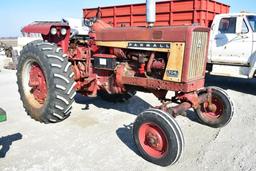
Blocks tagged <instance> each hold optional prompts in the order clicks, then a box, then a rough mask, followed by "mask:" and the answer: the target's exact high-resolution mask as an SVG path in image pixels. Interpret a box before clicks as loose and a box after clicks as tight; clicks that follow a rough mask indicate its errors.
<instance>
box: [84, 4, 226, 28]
mask: <svg viewBox="0 0 256 171" xmlns="http://www.w3.org/2000/svg"><path fill="white" fill-rule="evenodd" d="M229 9H230V6H228V5H226V4H223V3H219V2H216V1H214V0H182V1H181V0H171V1H170V0H166V1H162V2H157V3H156V23H155V25H156V26H170V25H172V26H177V25H191V24H193V23H199V24H200V25H201V26H207V27H209V26H210V25H211V23H212V21H213V18H214V16H215V15H216V14H221V13H229ZM97 11H98V8H87V9H83V16H84V18H87V19H90V18H92V17H95V16H96V13H97ZM100 14H101V19H102V20H103V21H105V22H106V23H108V24H110V25H112V26H114V27H121V26H147V23H146V4H145V3H142V4H129V5H121V6H109V7H101V8H100Z"/></svg>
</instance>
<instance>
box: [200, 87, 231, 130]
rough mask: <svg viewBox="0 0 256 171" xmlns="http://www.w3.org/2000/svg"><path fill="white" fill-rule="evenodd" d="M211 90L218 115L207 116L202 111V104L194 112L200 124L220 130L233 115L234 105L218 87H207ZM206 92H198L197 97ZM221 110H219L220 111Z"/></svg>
mask: <svg viewBox="0 0 256 171" xmlns="http://www.w3.org/2000/svg"><path fill="white" fill-rule="evenodd" d="M208 88H211V89H212V98H213V103H216V106H217V111H218V114H217V113H216V116H211V115H209V112H207V111H206V110H205V109H204V103H203V104H201V105H200V106H199V108H197V109H195V112H196V114H197V116H198V118H199V120H200V121H201V123H202V124H204V125H207V126H210V127H213V128H221V127H224V126H226V125H227V124H228V123H229V122H230V121H231V119H232V117H233V114H234V105H233V102H232V100H231V98H230V97H229V95H228V94H227V93H226V92H225V91H224V90H223V89H221V88H219V87H208ZM202 93H206V92H202V91H201V92H200V91H199V95H200V94H202ZM220 108H221V109H220Z"/></svg>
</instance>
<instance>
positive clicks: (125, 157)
mask: <svg viewBox="0 0 256 171" xmlns="http://www.w3.org/2000/svg"><path fill="white" fill-rule="evenodd" d="M0 80H1V81H0V95H1V98H0V107H2V108H4V109H5V110H6V111H7V114H8V121H7V122H4V123H1V124H0V130H1V131H0V148H1V145H2V149H1V150H0V155H1V158H0V170H3V171H7V170H19V171H22V170H29V171H40V170H43V171H45V170H54V171H58V170H83V171H84V170H129V171H130V170H132V171H140V170H152V171H156V170H181V171H187V170H190V171H193V170H195V171H198V170H201V171H202V170H214V171H215V170H216V171H217V170H221V171H226V170H227V171H230V170H245V171H249V170H252V171H253V170H256V162H255V161H256V143H255V139H256V131H255V127H256V126H255V125H256V117H255V116H256V110H255V109H256V103H255V102H256V96H255V95H256V88H255V87H256V80H243V79H231V78H225V77H213V76H210V77H208V78H207V84H208V85H213V86H220V87H222V88H224V89H226V90H227V92H228V94H229V95H230V96H231V97H232V98H233V100H234V102H235V108H236V113H235V115H234V117H233V120H232V121H231V123H230V124H229V125H227V126H226V127H225V128H222V129H213V128H209V127H207V126H203V125H201V124H199V123H198V122H197V121H196V119H195V117H194V116H193V115H191V116H190V117H189V118H185V117H181V116H179V117H178V118H177V122H178V123H179V125H180V127H181V128H182V131H183V133H184V137H185V150H184V153H183V157H182V158H181V159H180V161H179V162H178V163H176V164H175V165H174V166H169V167H159V166H156V165H154V164H151V163H149V162H147V161H145V160H144V159H142V158H141V157H140V155H139V154H138V151H137V150H136V148H135V145H134V142H133V140H132V133H131V128H132V123H133V121H134V120H135V118H136V115H137V114H139V113H140V112H141V111H143V110H145V109H147V108H148V107H150V106H151V105H152V106H154V105H158V103H159V102H158V101H157V99H156V98H154V96H153V95H152V94H145V93H138V94H137V95H136V96H135V97H133V98H132V99H131V100H130V101H129V102H127V103H125V104H111V103H107V102H104V101H102V100H100V99H97V98H93V99H88V98H85V97H81V96H76V101H77V103H75V104H74V107H73V111H72V115H71V117H70V118H68V119H67V120H65V121H64V122H61V123H59V124H50V125H45V124H40V123H39V122H36V121H33V120H32V119H30V117H29V116H27V114H26V113H25V112H24V109H23V107H22V104H21V101H20V100H19V95H18V93H17V86H16V83H15V82H16V76H15V72H14V71H7V70H4V71H2V72H0ZM85 104H90V105H89V109H85Z"/></svg>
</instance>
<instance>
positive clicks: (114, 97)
mask: <svg viewBox="0 0 256 171" xmlns="http://www.w3.org/2000/svg"><path fill="white" fill-rule="evenodd" d="M135 94H136V91H128V92H126V93H124V94H109V93H107V92H106V91H100V92H99V93H98V96H99V97H100V98H101V99H102V100H105V101H108V102H112V103H122V102H126V101H128V100H129V99H130V98H132V97H133V96H134V95H135Z"/></svg>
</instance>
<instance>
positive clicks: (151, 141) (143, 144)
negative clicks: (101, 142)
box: [133, 109, 184, 166]
mask: <svg viewBox="0 0 256 171" xmlns="http://www.w3.org/2000/svg"><path fill="white" fill-rule="evenodd" d="M133 138H134V141H135V144H136V146H137V148H138V150H139V152H140V153H141V155H142V157H143V158H144V159H146V160H148V161H150V162H152V163H154V164H157V165H160V166H168V165H173V164H175V163H176V162H177V161H178V160H179V158H180V157H181V154H182V151H183V146H184V138H183V134H182V132H181V129H180V127H179V125H178V124H177V122H176V121H175V120H174V118H173V117H172V116H170V115H168V114H167V113H166V112H164V111H161V110H158V109H149V110H146V111H144V112H142V113H141V114H140V115H138V117H137V118H136V120H135V122H134V126H133Z"/></svg>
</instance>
